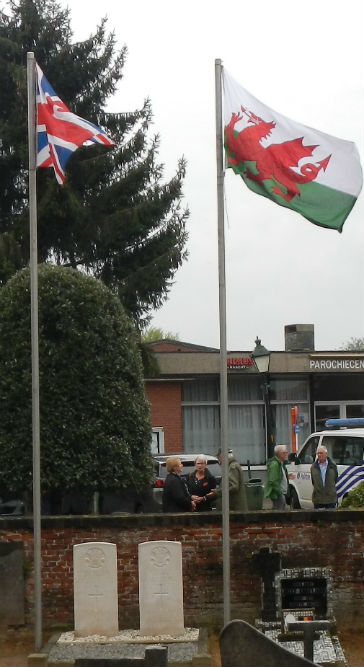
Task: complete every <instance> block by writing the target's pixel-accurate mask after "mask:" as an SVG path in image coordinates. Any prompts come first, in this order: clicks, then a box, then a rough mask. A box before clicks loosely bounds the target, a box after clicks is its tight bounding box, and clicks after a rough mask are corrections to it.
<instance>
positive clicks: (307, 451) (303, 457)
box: [300, 435, 320, 463]
mask: <svg viewBox="0 0 364 667" xmlns="http://www.w3.org/2000/svg"><path fill="white" fill-rule="evenodd" d="M319 442H320V436H318V435H315V436H314V437H313V438H310V439H309V441H308V443H307V445H306V447H305V448H304V449H303V450H302V452H301V454H300V463H313V462H314V460H315V458H316V449H317V447H318V444H319Z"/></svg>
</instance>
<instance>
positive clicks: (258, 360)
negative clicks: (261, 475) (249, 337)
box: [251, 336, 275, 458]
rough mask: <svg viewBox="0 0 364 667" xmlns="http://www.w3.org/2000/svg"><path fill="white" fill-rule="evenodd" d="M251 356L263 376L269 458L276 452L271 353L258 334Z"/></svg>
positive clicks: (266, 444) (262, 387) (267, 452)
mask: <svg viewBox="0 0 364 667" xmlns="http://www.w3.org/2000/svg"><path fill="white" fill-rule="evenodd" d="M251 357H252V359H253V361H254V365H255V368H256V369H257V371H258V373H260V375H261V376H262V380H263V383H262V385H261V389H262V392H263V399H264V407H265V436H266V442H265V446H266V454H267V458H271V457H272V456H273V454H274V451H273V450H274V445H275V438H274V425H273V417H272V408H271V404H270V397H269V391H270V386H269V382H268V373H269V360H270V353H269V351H268V350H267V348H265V347H264V345H262V341H261V340H260V338H258V336H257V337H256V339H255V348H254V350H253V352H252V353H251Z"/></svg>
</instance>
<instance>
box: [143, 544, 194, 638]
mask: <svg viewBox="0 0 364 667" xmlns="http://www.w3.org/2000/svg"><path fill="white" fill-rule="evenodd" d="M138 549H139V609H140V634H141V635H143V636H145V635H146V636H152V637H156V636H159V635H172V636H181V635H183V634H184V615H183V583H182V545H181V543H180V542H168V541H155V542H142V543H141V544H139V547H138Z"/></svg>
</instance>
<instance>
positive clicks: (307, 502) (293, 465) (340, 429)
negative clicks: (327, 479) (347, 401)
mask: <svg viewBox="0 0 364 667" xmlns="http://www.w3.org/2000/svg"><path fill="white" fill-rule="evenodd" d="M325 427H326V429H327V430H325V431H320V432H317V433H312V434H311V435H310V436H309V437H308V438H307V440H306V441H305V443H304V444H303V446H302V447H301V449H300V451H299V452H298V454H290V455H289V457H288V461H289V463H288V464H287V472H288V479H289V486H290V502H291V507H292V509H312V508H313V503H312V482H311V466H312V464H313V463H314V461H315V458H316V450H317V447H318V446H319V445H324V446H325V447H326V449H327V452H328V455H329V457H330V459H331V460H332V461H334V463H336V465H337V470H338V479H337V482H336V491H337V497H338V504H339V505H340V503H341V502H342V500H343V498H345V496H346V495H347V494H348V492H349V491H351V490H352V489H353V488H354V487H355V486H357V484H359V482H361V481H362V480H364V460H363V455H364V419H363V418H358V419H328V420H327V421H326V422H325Z"/></svg>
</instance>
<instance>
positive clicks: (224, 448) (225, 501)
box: [215, 59, 230, 625]
mask: <svg viewBox="0 0 364 667" xmlns="http://www.w3.org/2000/svg"><path fill="white" fill-rule="evenodd" d="M221 75H222V64H221V60H219V59H217V60H215V99H216V164H217V236H218V258H219V314H220V446H221V455H222V558H223V598H224V600H223V602H224V625H226V623H228V622H229V621H230V528H229V466H228V397H227V351H226V282H225V230H224V161H223V132H222V86H221V78H222V76H221Z"/></svg>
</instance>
